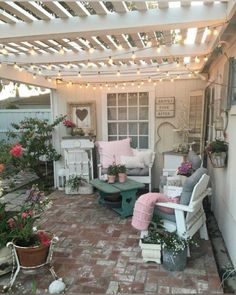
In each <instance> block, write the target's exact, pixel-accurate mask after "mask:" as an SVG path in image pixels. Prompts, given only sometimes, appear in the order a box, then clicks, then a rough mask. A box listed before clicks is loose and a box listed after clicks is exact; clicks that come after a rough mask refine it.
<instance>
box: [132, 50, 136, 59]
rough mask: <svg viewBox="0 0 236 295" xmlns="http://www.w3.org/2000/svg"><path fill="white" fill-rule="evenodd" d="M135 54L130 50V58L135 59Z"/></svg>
mask: <svg viewBox="0 0 236 295" xmlns="http://www.w3.org/2000/svg"><path fill="white" fill-rule="evenodd" d="M135 57H136V56H135V54H134V51H133V52H132V59H135Z"/></svg>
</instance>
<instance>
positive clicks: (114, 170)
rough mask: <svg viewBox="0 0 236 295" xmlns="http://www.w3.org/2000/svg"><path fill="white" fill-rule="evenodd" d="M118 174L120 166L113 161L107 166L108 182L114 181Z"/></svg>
mask: <svg viewBox="0 0 236 295" xmlns="http://www.w3.org/2000/svg"><path fill="white" fill-rule="evenodd" d="M117 174H118V166H117V165H116V164H115V163H113V164H112V165H110V166H108V168H107V182H108V183H114V182H115V180H116V176H117Z"/></svg>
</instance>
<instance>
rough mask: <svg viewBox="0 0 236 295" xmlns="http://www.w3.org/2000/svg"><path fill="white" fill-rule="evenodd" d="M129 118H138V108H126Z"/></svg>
mask: <svg viewBox="0 0 236 295" xmlns="http://www.w3.org/2000/svg"><path fill="white" fill-rule="evenodd" d="M128 112H129V120H138V108H137V107H136V108H135V107H132V108H128Z"/></svg>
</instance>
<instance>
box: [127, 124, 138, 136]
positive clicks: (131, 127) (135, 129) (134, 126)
mask: <svg viewBox="0 0 236 295" xmlns="http://www.w3.org/2000/svg"><path fill="white" fill-rule="evenodd" d="M136 134H138V123H129V135H136Z"/></svg>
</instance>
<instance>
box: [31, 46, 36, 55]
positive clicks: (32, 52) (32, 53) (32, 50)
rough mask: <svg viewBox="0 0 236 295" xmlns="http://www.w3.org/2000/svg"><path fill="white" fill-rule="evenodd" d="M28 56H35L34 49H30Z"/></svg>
mask: <svg viewBox="0 0 236 295" xmlns="http://www.w3.org/2000/svg"><path fill="white" fill-rule="evenodd" d="M30 54H31V55H35V54H36V51H35V49H34V47H32V48H31V49H30Z"/></svg>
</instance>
